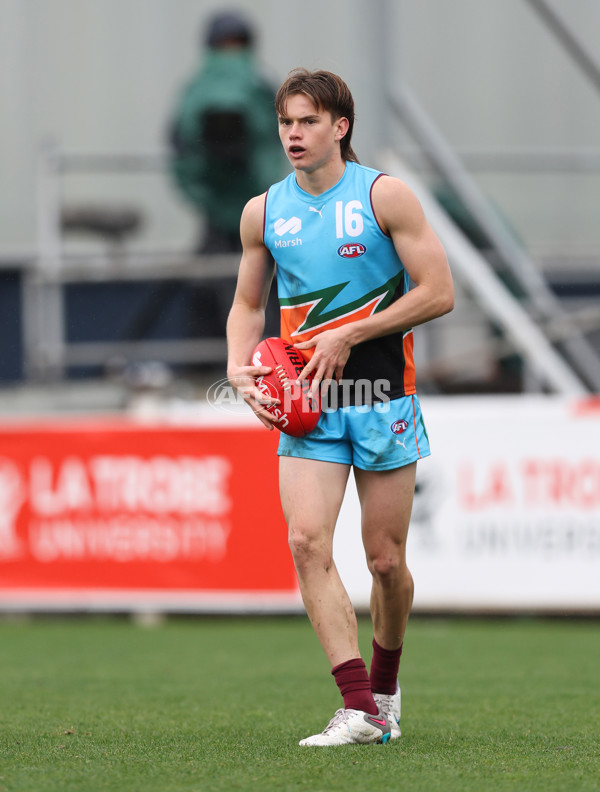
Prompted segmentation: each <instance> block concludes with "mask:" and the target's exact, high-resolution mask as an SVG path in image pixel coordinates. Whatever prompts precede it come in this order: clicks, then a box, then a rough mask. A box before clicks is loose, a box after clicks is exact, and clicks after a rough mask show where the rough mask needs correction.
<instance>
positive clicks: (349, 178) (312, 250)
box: [264, 162, 415, 403]
mask: <svg viewBox="0 0 600 792" xmlns="http://www.w3.org/2000/svg"><path fill="white" fill-rule="evenodd" d="M381 175H382V174H381V173H379V172H378V171H375V170H373V169H371V168H366V167H364V166H362V165H358V164H357V163H354V162H347V163H346V168H345V171H344V175H343V176H342V178H341V179H340V181H339V182H338V183H337V184H336V185H335V186H334V187H332V188H331V189H330V190H327V192H324V193H322V194H321V195H319V196H313V195H310V194H309V193H307V192H305V191H304V190H302V189H301V188H300V187H299V186H298V184H297V182H296V175H295V173H291V174H290V175H289V176H288V177H287V178H286V179H284V180H283V181H281V182H278V183H277V184H275V185H273V186H272V187H271V188H270V189H269V191H268V193H267V198H266V203H265V221H264V222H265V225H264V242H265V245H266V247H267V248H268V249H269V250H270V252H271V254H272V256H273V258H274V259H275V262H276V264H277V290H278V296H279V304H280V309H281V335H282V337H283V338H285V339H286V340H287V341H289V342H290V343H298V342H300V341H306V340H308V339H310V338H312V337H313V336H314V335H316V334H317V333H320V332H322V331H323V330H326V329H331V328H334V327H339V326H340V325H342V324H345V323H347V322H352V321H356V320H357V319H362V318H364V317H367V316H371V315H372V314H373V313H375V312H377V311H382V310H383V309H384V308H386V307H387V306H388V305H390V303H392V302H394V301H395V300H397V299H398V298H399V297H401V296H402V295H403V294H405V292H406V291H407V290H408V288H409V278H408V273H407V272H406V271H405V269H404V267H403V265H402V262H401V261H400V259H399V257H398V255H397V253H396V250H395V248H394V245H393V243H392V240H391V238H390V237H389V236H388V235H387V234H385V233H384V232H383V231H382V230H381V227H380V226H379V224H378V222H377V219H376V217H375V213H374V211H373V206H372V202H371V191H372V188H373V184H374V183H375V181H376V180H377V179H378V178H379V177H380V176H381ZM412 338H413V336H412V331H408V332H405V333H396V334H392V335H388V336H383V337H382V338H377V339H373V340H371V341H366V342H364V343H363V344H358V345H357V346H355V347H354V348H353V349H352V352H351V354H350V358H349V359H348V362H347V363H346V366H345V368H344V374H343V377H344V380H346V381H347V380H351V381H354V382H356V381H358V380H368V381H370V382H374V381H375V380H379V381H381V380H387V381H388V382H389V388H386V396H387V397H388V398H390V399H394V398H398V397H400V396H407V395H410V394H413V393H415V374H414V362H413V349H412ZM305 352H306V350H305ZM311 352H312V350H308V353H309V356H310V354H311ZM348 392H349V391H348V390H346V391H345V393H348ZM350 400H351V401H352V402H353V403H356V394H355V393H352V395H351V396H350Z"/></svg>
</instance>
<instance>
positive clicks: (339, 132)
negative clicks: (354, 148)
mask: <svg viewBox="0 0 600 792" xmlns="http://www.w3.org/2000/svg"><path fill="white" fill-rule="evenodd" d="M349 126H350V124H349V122H348V119H347V118H346V117H345V116H342V117H341V118H338V119H336V122H335V138H334V140H341V139H342V138H343V137H345V136H346V132H347V131H348V127H349Z"/></svg>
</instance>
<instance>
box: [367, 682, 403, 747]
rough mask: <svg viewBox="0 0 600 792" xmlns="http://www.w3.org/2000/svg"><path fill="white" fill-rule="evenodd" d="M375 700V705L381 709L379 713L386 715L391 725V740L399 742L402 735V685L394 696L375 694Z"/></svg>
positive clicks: (397, 688)
mask: <svg viewBox="0 0 600 792" xmlns="http://www.w3.org/2000/svg"><path fill="white" fill-rule="evenodd" d="M373 698H374V699H375V704H377V706H378V707H379V712H381V713H382V715H385V717H386V718H387V719H388V721H389V723H390V726H391V729H392V732H391V736H390V740H397V739H398V737H400V735H401V734H402V732H401V731H400V711H401V699H400V685H398V686H397V687H396V692H395V693H394V694H392V695H389V696H388V695H386V694H385V693H373Z"/></svg>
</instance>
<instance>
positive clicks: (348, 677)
mask: <svg viewBox="0 0 600 792" xmlns="http://www.w3.org/2000/svg"><path fill="white" fill-rule="evenodd" d="M331 673H332V674H333V677H334V679H335V681H336V683H337V686H338V687H339V689H340V693H341V694H342V696H343V698H344V709H356V710H362V711H363V712H368V713H369V715H377V711H378V710H377V704H375V700H374V699H373V694H372V693H371V682H370V680H369V675H368V674H367V667H366V665H365V663H364V660H362V658H360V657H356V658H354V659H353V660H347V661H346V662H345V663H340V664H339V665H337V666H335V668H333V669H332V670H331Z"/></svg>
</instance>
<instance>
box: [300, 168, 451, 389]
mask: <svg viewBox="0 0 600 792" xmlns="http://www.w3.org/2000/svg"><path fill="white" fill-rule="evenodd" d="M372 200H373V209H374V211H375V216H376V218H377V221H378V223H379V225H380V226H381V228H382V230H383V231H384V232H385V233H387V234H389V236H390V237H391V239H392V241H393V243H394V247H395V249H396V252H397V253H398V256H399V257H400V260H401V261H402V264H403V266H404V268H405V269H406V271H407V272H408V274H409V276H410V278H411V280H412V281H413V283H414V287H413V288H412V289H410V291H408V292H407V293H406V294H404V295H403V296H402V297H400V299H398V300H396V301H395V302H393V303H392V304H391V305H389V306H388V307H387V308H385V309H384V310H383V311H380V312H379V313H375V314H373V315H372V316H369V317H367V318H366V319H359V320H358V321H356V322H350V323H348V324H345V325H343V326H342V327H338V328H335V329H333V330H326V331H324V332H323V333H319V334H318V335H315V336H314V337H313V338H312V339H311V340H310V341H306V342H304V343H302V344H296V346H297V347H298V348H299V349H309V348H310V347H315V351H314V353H313V356H312V358H311V360H310V361H309V363H308V364H307V365H306V368H305V369H304V371H303V372H302V375H301V376H300V378H299V379H304V378H305V377H306V376H307V375H308V374H309V373H310V372H311V371H313V372H314V379H315V381H314V382H313V389H315V388H316V387H317V386H318V384H319V383H320V382H321V381H322V380H327V379H335V380H339V379H341V376H342V372H343V368H344V366H345V364H346V361H347V360H348V357H349V355H350V350H351V349H352V347H353V346H355V345H356V344H360V343H362V342H364V341H368V340H370V339H373V338H379V337H381V336H385V335H389V334H391V333H397V332H402V331H405V330H409V329H410V328H412V327H414V326H416V325H419V324H423V323H424V322H428V321H430V320H431V319H435V318H436V317H438V316H442V315H443V314H445V313H448V312H449V311H451V310H452V308H453V307H454V287H453V284H452V275H451V273H450V267H449V265H448V260H447V258H446V253H445V252H444V248H443V247H442V244H441V242H440V241H439V239H438V238H437V236H436V234H435V233H434V231H433V229H432V228H431V226H430V225H429V223H428V222H427V219H426V218H425V214H424V212H423V209H422V208H421V204H420V203H419V201H418V199H417V197H416V195H415V194H414V193H413V192H412V190H411V189H410V188H409V187H408V186H407V185H406V184H404V182H402V181H400V180H399V179H395V178H393V177H390V176H381V177H380V178H379V179H378V180H377V181H376V182H375V184H374V185H373V192H372Z"/></svg>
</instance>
